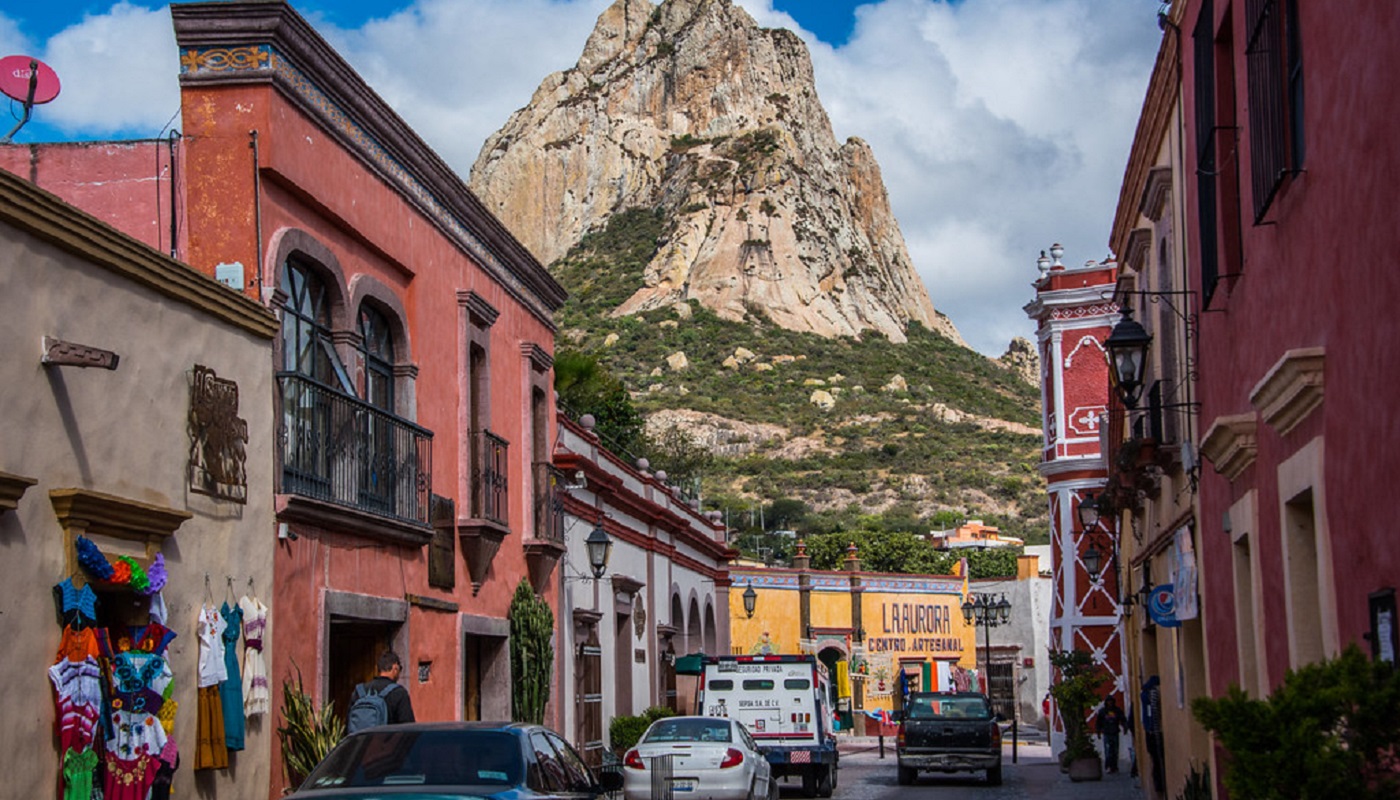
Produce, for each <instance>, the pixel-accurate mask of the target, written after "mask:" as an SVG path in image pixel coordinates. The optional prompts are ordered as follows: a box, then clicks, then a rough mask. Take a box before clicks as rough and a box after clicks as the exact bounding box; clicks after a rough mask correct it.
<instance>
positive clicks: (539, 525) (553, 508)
mask: <svg viewBox="0 0 1400 800" xmlns="http://www.w3.org/2000/svg"><path fill="white" fill-rule="evenodd" d="M535 538H536V539H544V540H546V541H550V542H555V543H557V544H563V543H564V473H563V472H560V471H559V470H558V469H557V468H556V467H555V466H554V465H553V464H551V463H549V462H548V461H538V462H536V463H535Z"/></svg>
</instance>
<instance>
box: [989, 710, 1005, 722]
mask: <svg viewBox="0 0 1400 800" xmlns="http://www.w3.org/2000/svg"><path fill="white" fill-rule="evenodd" d="M992 719H993V720H994V721H996V722H1005V721H1006V715H1005V714H1003V713H1001V712H1000V711H998V712H997V713H996V714H995V715H994V716H993V717H992Z"/></svg>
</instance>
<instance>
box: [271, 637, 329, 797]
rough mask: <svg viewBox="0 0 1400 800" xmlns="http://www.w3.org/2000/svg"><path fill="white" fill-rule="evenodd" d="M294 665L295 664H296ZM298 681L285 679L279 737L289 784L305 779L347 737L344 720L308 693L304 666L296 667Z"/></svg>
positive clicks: (295, 784) (296, 783) (278, 730)
mask: <svg viewBox="0 0 1400 800" xmlns="http://www.w3.org/2000/svg"><path fill="white" fill-rule="evenodd" d="M293 666H295V665H293ZM296 669H297V680H296V684H295V685H293V684H292V680H291V678H287V679H285V680H283V681H282V720H283V722H284V723H285V724H284V725H282V726H281V727H279V728H278V729H277V738H278V740H279V741H280V742H281V744H282V767H283V769H285V770H286V774H287V784H288V785H289V786H291V787H293V788H295V787H296V786H298V785H300V784H301V782H302V781H304V780H306V776H307V775H309V774H311V770H312V769H313V768H314V767H315V766H316V765H317V764H319V763H321V759H323V758H325V757H326V754H327V753H329V752H330V751H331V748H333V747H335V745H336V743H337V742H339V741H340V740H341V739H342V738H344V737H345V723H344V721H342V720H341V719H340V717H339V716H337V715H336V713H335V707H334V706H332V705H331V704H330V703H326V704H325V705H323V706H321V707H320V708H317V707H316V701H315V700H313V699H311V695H309V694H307V693H306V689H305V688H303V687H302V683H301V668H300V667H297V668H296Z"/></svg>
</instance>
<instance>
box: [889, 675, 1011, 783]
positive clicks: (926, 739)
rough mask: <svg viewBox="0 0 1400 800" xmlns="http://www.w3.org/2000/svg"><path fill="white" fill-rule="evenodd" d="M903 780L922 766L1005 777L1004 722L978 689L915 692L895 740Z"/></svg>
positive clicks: (907, 780) (997, 780)
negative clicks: (1002, 729)
mask: <svg viewBox="0 0 1400 800" xmlns="http://www.w3.org/2000/svg"><path fill="white" fill-rule="evenodd" d="M895 752H896V755H897V756H898V758H899V783H900V784H901V785H908V784H910V783H913V782H914V779H915V778H917V777H918V774H919V772H979V771H982V770H986V772H987V782H988V783H990V784H992V785H993V786H996V785H998V784H1000V783H1001V728H1000V727H998V726H997V723H996V721H995V719H994V718H993V716H992V711H991V704H990V703H988V701H987V698H986V696H985V695H982V694H980V693H977V692H913V693H911V694H910V695H909V700H908V703H907V704H906V705H905V707H904V712H903V714H902V716H901V720H900V724H899V734H898V736H897V738H896V740H895Z"/></svg>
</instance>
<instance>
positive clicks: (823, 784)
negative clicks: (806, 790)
mask: <svg viewBox="0 0 1400 800" xmlns="http://www.w3.org/2000/svg"><path fill="white" fill-rule="evenodd" d="M834 791H836V770H834V769H832V768H831V767H827V768H826V769H824V770H822V774H821V777H819V778H817V797H830V796H831V793H832V792H834Z"/></svg>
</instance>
